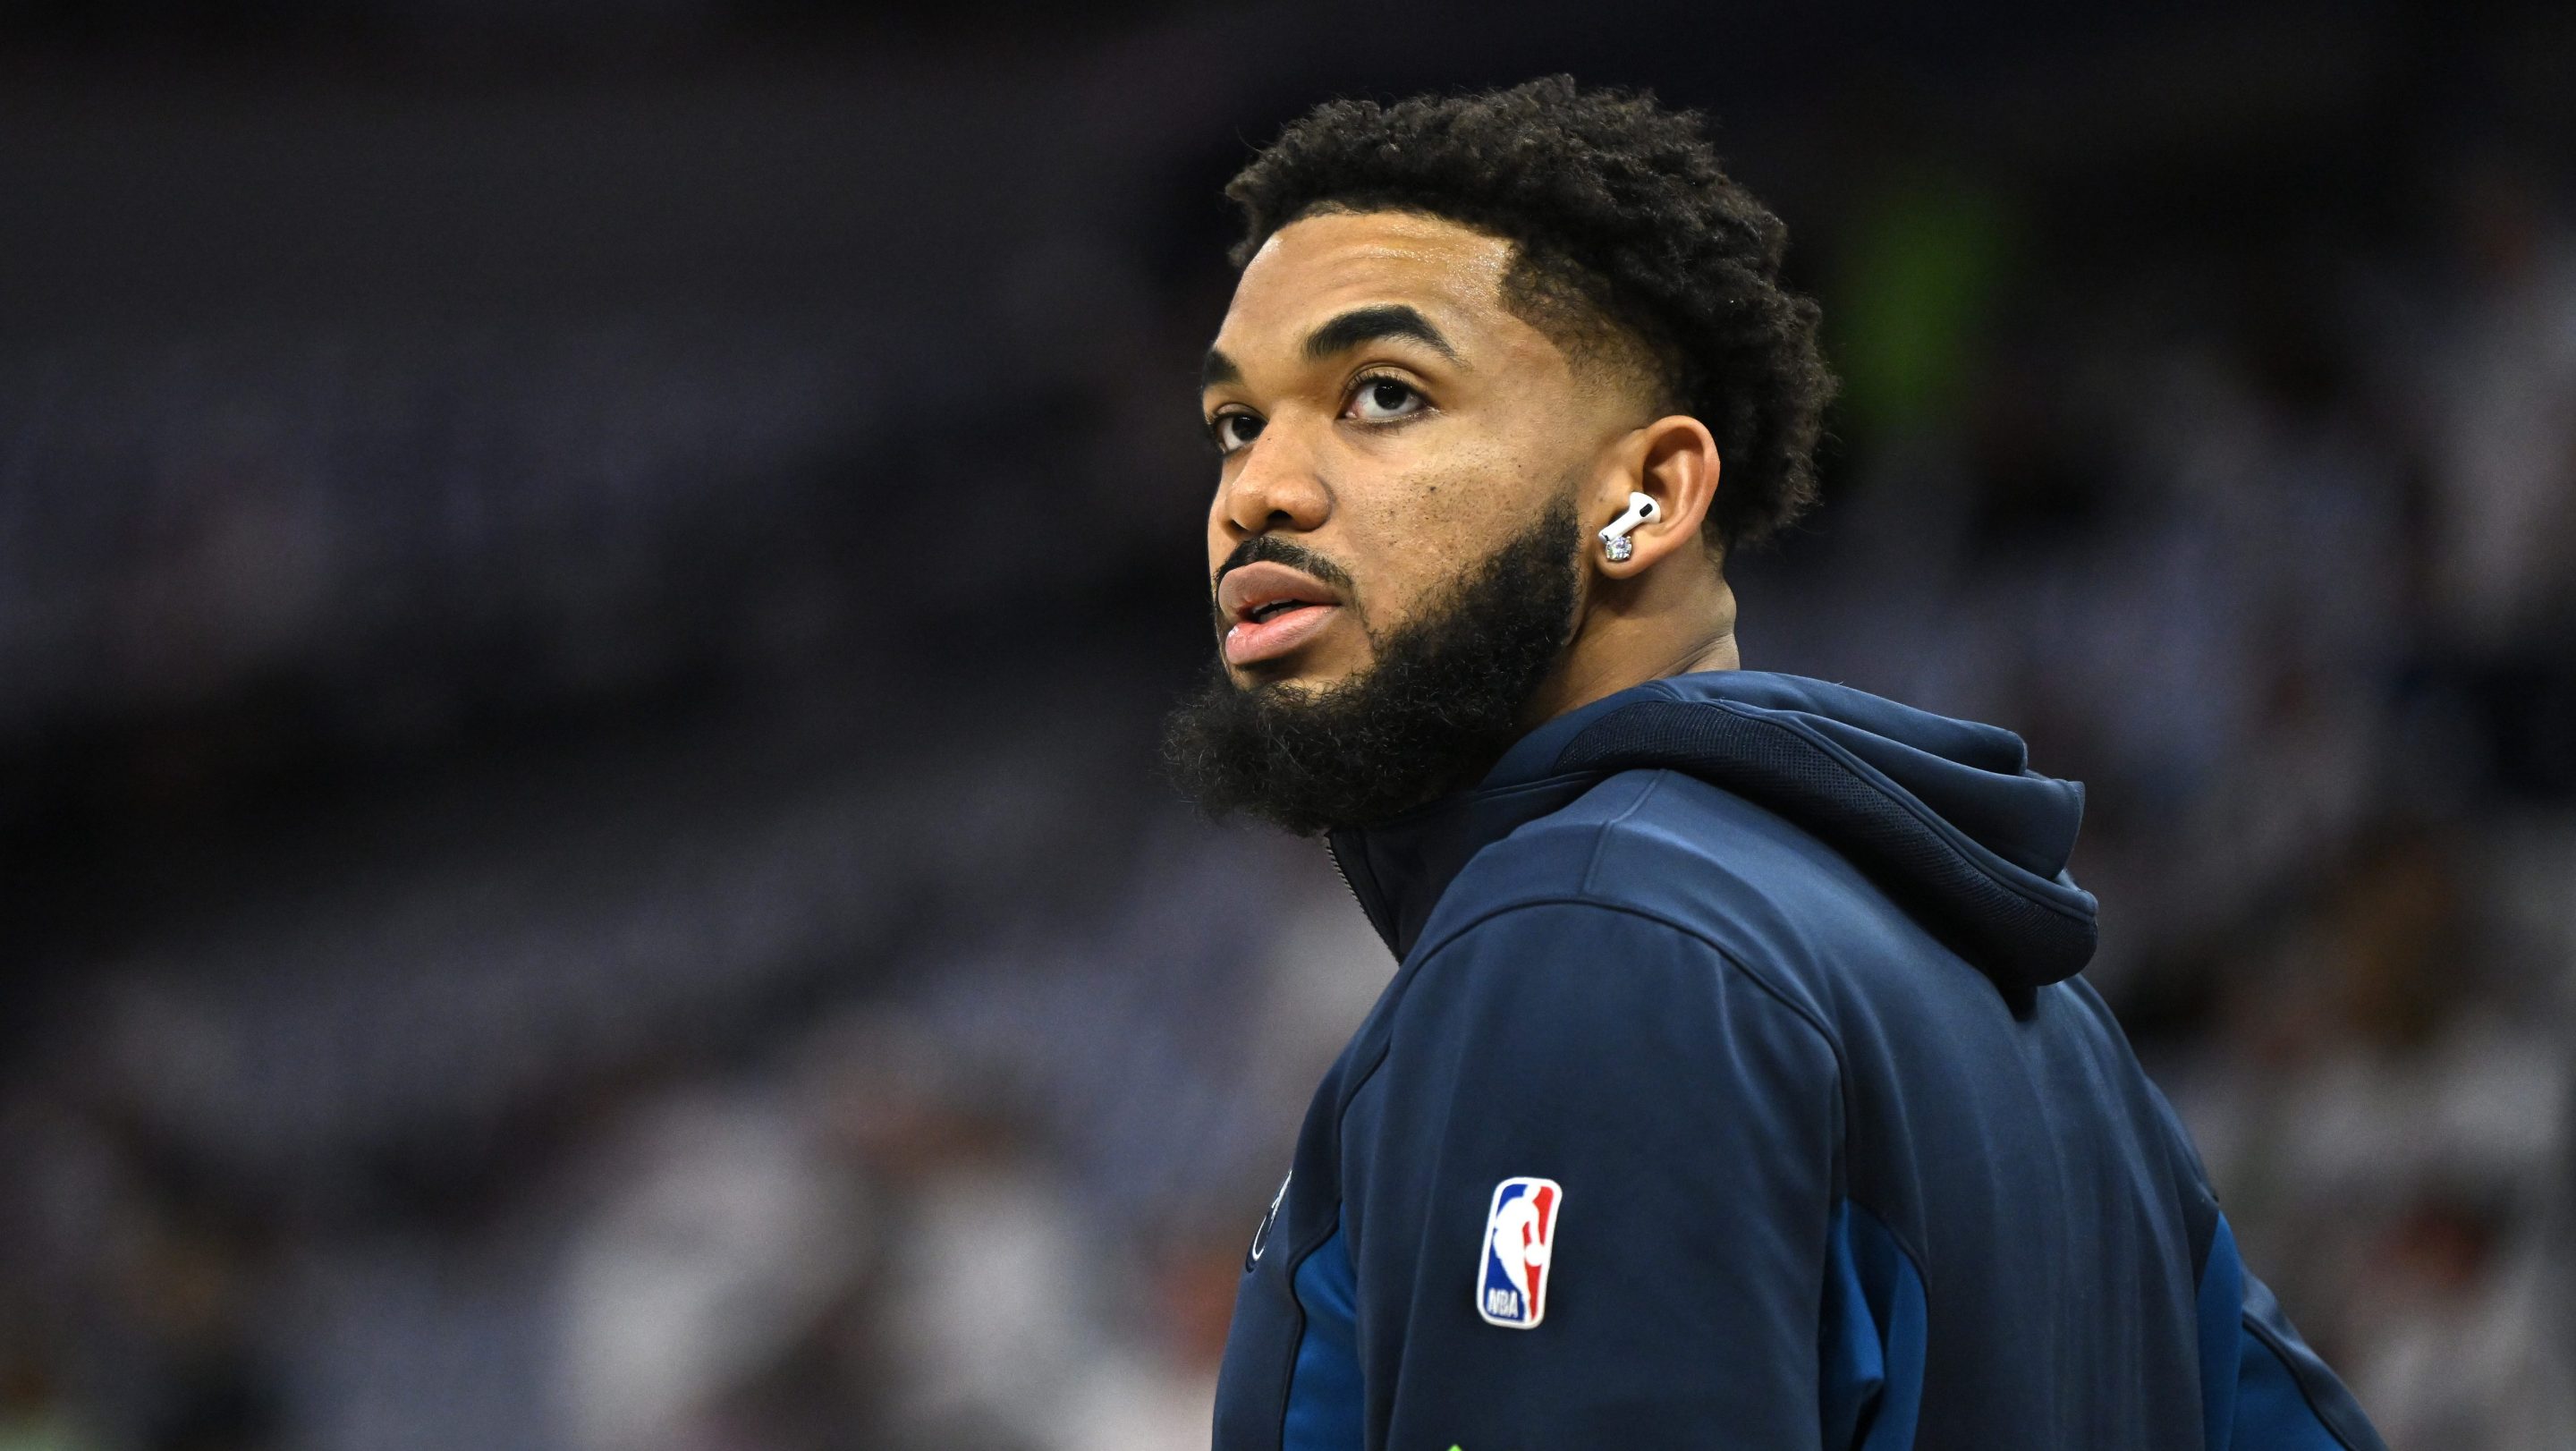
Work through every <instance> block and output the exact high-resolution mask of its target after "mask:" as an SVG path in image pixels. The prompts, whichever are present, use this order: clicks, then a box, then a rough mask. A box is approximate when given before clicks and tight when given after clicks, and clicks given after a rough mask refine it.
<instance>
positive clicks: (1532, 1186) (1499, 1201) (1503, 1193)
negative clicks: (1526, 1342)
mask: <svg viewBox="0 0 2576 1451" xmlns="http://www.w3.org/2000/svg"><path fill="white" fill-rule="evenodd" d="M1564 1200H1565V1191H1564V1190H1563V1189H1561V1188H1559V1187H1558V1186H1557V1182H1556V1181H1555V1180H1553V1179H1506V1180H1504V1181H1503V1182H1502V1183H1500V1184H1497V1185H1495V1186H1494V1207H1493V1209H1492V1210H1491V1211H1490V1212H1489V1213H1487V1214H1486V1216H1485V1252H1484V1256H1483V1263H1482V1264H1481V1265H1480V1266H1479V1267H1478V1272H1477V1276H1476V1313H1477V1314H1479V1315H1482V1316H1484V1317H1485V1322H1486V1323H1487V1324H1489V1325H1501V1326H1505V1327H1507V1328H1509V1329H1513V1330H1527V1329H1530V1328H1532V1327H1533V1326H1535V1325H1537V1324H1538V1322H1539V1317H1541V1316H1543V1315H1545V1314H1546V1313H1547V1282H1548V1281H1549V1280H1551V1279H1553V1278H1555V1275H1554V1273H1553V1261H1554V1259H1555V1245H1556V1220H1557V1210H1558V1208H1559V1207H1560V1206H1561V1205H1562V1204H1563V1202H1564Z"/></svg>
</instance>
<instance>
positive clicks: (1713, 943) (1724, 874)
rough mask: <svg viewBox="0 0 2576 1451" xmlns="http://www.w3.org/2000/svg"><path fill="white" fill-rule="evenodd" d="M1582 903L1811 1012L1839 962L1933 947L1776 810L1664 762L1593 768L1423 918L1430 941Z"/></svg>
mask: <svg viewBox="0 0 2576 1451" xmlns="http://www.w3.org/2000/svg"><path fill="white" fill-rule="evenodd" d="M1543 902H1557V903H1580V904H1584V905H1587V906H1589V907H1592V908H1594V909H1596V910H1599V911H1603V912H1616V913H1625V914H1629V915H1632V916H1634V917H1636V918H1639V919H1642V920H1645V921H1651V922H1656V923H1661V924H1664V926H1665V927H1667V928H1668V929H1670V930H1672V931H1676V932H1680V933H1683V934H1685V935H1688V936H1691V937H1694V938H1697V939H1698V940H1699V941H1701V942H1702V943H1703V944H1704V945H1705V946H1706V947H1707V949H1708V950H1709V951H1710V952H1711V953H1713V954H1716V955H1719V956H1722V957H1725V958H1727V959H1730V960H1732V961H1733V962H1735V963H1736V964H1738V966H1739V967H1740V968H1741V969H1743V970H1747V971H1751V972H1753V973H1754V974H1756V975H1757V976H1759V977H1762V978H1763V979H1765V980H1766V982H1768V983H1769V984H1770V985H1771V986H1772V987H1773V988H1774V989H1775V990H1778V991H1781V992H1783V993H1784V994H1785V995H1787V996H1790V997H1792V998H1795V999H1798V1000H1799V1001H1800V1002H1801V1004H1802V1006H1804V1007H1805V1008H1806V1009H1807V1010H1808V1011H1809V1012H1810V1015H1811V1016H1815V1017H1818V1018H1820V1019H1821V1018H1822V1017H1823V1016H1824V1015H1825V1014H1824V1008H1823V1004H1822V986H1821V984H1819V983H1818V982H1816V981H1815V979H1817V978H1818V977H1819V976H1820V975H1821V974H1825V973H1828V972H1831V971H1833V970H1835V968H1836V966H1837V965H1838V964H1843V963H1848V962H1851V961H1855V960H1882V961H1883V960H1887V959H1889V958H1891V957H1913V956H1916V955H1919V954H1920V953H1922V952H1925V951H1934V952H1937V951H1940V950H1941V949H1939V948H1938V947H1937V946H1935V945H1934V944H1932V943H1931V942H1930V940H1929V939H1928V938H1925V937H1924V936H1923V934H1922V932H1921V930H1920V929H1919V928H1918V927H1917V926H1916V925H1915V924H1914V923H1913V921H1912V920H1911V919H1910V918H1909V917H1907V915H1906V914H1905V913H1904V912H1903V910H1902V909H1900V908H1899V907H1897V906H1896V904H1895V903H1894V902H1892V901H1891V900H1889V899H1888V897H1887V896H1886V894H1885V893H1884V892H1882V891H1881V890H1880V889H1879V888H1878V887H1877V886H1876V885H1874V884H1873V883H1872V882H1871V881H1870V880H1869V879H1868V878H1867V877H1866V876H1864V875H1863V874H1862V873H1861V871H1860V870H1859V869H1858V868H1857V867H1855V866H1853V865H1852V863H1851V862H1849V861H1848V860H1846V859H1845V858H1844V857H1842V856H1841V855H1840V854H1838V853H1837V852H1835V851H1834V850H1833V849H1832V848H1831V847H1828V846H1826V845H1825V844H1824V843H1823V842H1822V841H1820V840H1818V839H1817V838H1816V837H1815V836H1814V835H1812V834H1811V833H1809V832H1807V831H1806V830H1804V829H1803V828H1801V827H1799V826H1797V825H1795V824H1793V823H1792V822H1790V821H1789V820H1787V819H1786V818H1784V817H1782V816H1780V815H1778V814H1777V813H1775V812H1772V811H1770V810H1768V809H1766V808H1764V807H1761V806H1757V805H1755V804H1754V803H1752V802H1750V801H1747V800H1746V799H1744V798H1743V797H1741V796H1738V795H1735V794H1734V793H1732V792H1729V791H1726V790H1724V789H1722V788H1720V787H1717V786H1712V785H1710V784H1709V783H1708V782H1706V781H1702V780H1700V779H1699V778H1697V777H1695V776H1691V775H1688V774H1686V773H1683V772H1679V771H1669V770H1633V771H1622V772H1618V773H1616V774H1614V775H1611V776H1607V777H1604V778H1603V779H1602V780H1601V781H1600V782H1599V784H1597V785H1595V786H1594V787H1593V788H1592V789H1591V790H1589V791H1587V792H1585V793H1584V794H1583V795H1582V796H1581V797H1580V798H1578V799H1577V800H1575V801H1574V802H1573V803H1572V804H1570V805H1568V806H1567V807H1566V808H1565V809H1563V810H1561V811H1557V812H1553V813H1551V814H1549V815H1547V816H1544V817H1541V818H1539V819H1538V820H1536V821H1533V822H1530V823H1528V824H1527V825H1524V826H1522V827H1521V828H1520V829H1518V830H1516V831H1514V832H1512V833H1511V834H1510V835H1509V836H1506V837H1504V838H1503V839H1501V840H1500V841H1497V842H1494V843H1493V844H1491V845H1489V846H1487V847H1486V848H1485V849H1484V850H1483V851H1481V852H1479V853H1478V854H1477V855H1476V857H1475V859H1474V860H1473V861H1471V862H1469V863H1468V864H1467V866H1466V868H1465V869H1464V870H1463V871H1461V872H1460V873H1459V874H1458V877H1457V879H1456V880H1455V881H1453V882H1452V883H1451V884H1450V887H1449V890H1448V891H1447V893H1445V894H1444V895H1443V897H1442V899H1441V902H1440V905H1439V907H1438V908H1437V909H1436V910H1435V911H1434V912H1433V913H1432V916H1431V920H1430V921H1429V922H1428V923H1427V924H1426V925H1425V928H1424V931H1423V934H1422V938H1421V945H1422V947H1423V948H1425V949H1430V950H1435V951H1436V950H1438V949H1439V948H1440V947H1442V946H1443V945H1444V944H1446V943H1447V942H1449V941H1451V940H1453V939H1455V938H1456V937H1458V936H1460V935H1461V934H1466V933H1473V932H1477V931H1479V930H1482V925H1483V924H1484V923H1486V922H1489V921H1491V920H1493V919H1495V918H1497V917H1499V916H1502V915H1504V914H1509V913H1511V912H1513V911H1515V910H1516V909H1519V908H1522V907H1525V906H1528V905H1531V904H1536V903H1543Z"/></svg>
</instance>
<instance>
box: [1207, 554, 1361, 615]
mask: <svg viewBox="0 0 2576 1451" xmlns="http://www.w3.org/2000/svg"><path fill="white" fill-rule="evenodd" d="M1247 564H1284V565H1286V566H1288V567H1289V568H1290V569H1301V570H1304V571H1305V572H1306V573H1308V574H1311V575H1313V576H1314V577H1315V578H1316V579H1318V580H1320V581H1322V582H1323V583H1325V584H1328V585H1330V586H1332V587H1333V588H1334V589H1336V590H1339V591H1340V592H1341V595H1342V598H1344V599H1346V600H1352V601H1354V602H1356V600H1357V598H1358V595H1357V593H1356V592H1355V591H1354V590H1353V589H1352V587H1351V576H1350V571H1348V570H1346V569H1344V568H1342V567H1341V566H1340V565H1338V564H1335V563H1333V562H1332V561H1331V560H1329V559H1326V558H1325V557H1324V556H1322V555H1320V554H1317V553H1316V552H1315V551H1313V550H1311V549H1308V548H1307V547H1306V546H1305V545H1303V544H1299V543H1297V542H1296V541H1295V540H1293V539H1282V538H1280V537H1279V536H1277V535H1275V534H1255V535H1253V536H1252V537H1251V538H1249V539H1246V540H1245V541H1243V542H1242V543H1241V544H1238V545H1236V546H1234V552H1233V553H1231V554H1228V555H1227V556H1226V557H1225V562H1224V563H1223V564H1220V565H1218V566H1217V567H1216V573H1214V574H1212V575H1209V576H1208V602H1209V603H1208V611H1209V614H1210V615H1211V616H1212V617H1213V618H1214V619H1215V620H1216V628H1217V632H1218V633H1219V634H1223V633H1224V632H1225V627H1226V626H1227V625H1228V624H1229V623H1231V622H1230V621H1228V620H1227V619H1226V618H1225V612H1224V611H1223V610H1220V609H1218V608H1216V603H1215V601H1216V587H1217V586H1218V585H1219V584H1220V583H1222V582H1224V580H1225V577H1226V575H1227V573H1228V572H1230V571H1233V570H1237V569H1241V568H1242V567H1243V566H1245V565H1247Z"/></svg>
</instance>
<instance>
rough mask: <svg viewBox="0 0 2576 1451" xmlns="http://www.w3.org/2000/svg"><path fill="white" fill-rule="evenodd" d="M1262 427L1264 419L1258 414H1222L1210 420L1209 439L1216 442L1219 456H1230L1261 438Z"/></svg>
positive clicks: (1239, 412) (1238, 412) (1237, 412)
mask: <svg viewBox="0 0 2576 1451" xmlns="http://www.w3.org/2000/svg"><path fill="white" fill-rule="evenodd" d="M1261 425H1262V418H1261V415H1259V414H1257V413H1244V412H1241V411H1239V410H1238V411H1235V412H1230V413H1220V414H1218V415H1217V416H1216V417H1214V418H1211V419H1209V420H1208V426H1207V428H1208V437H1209V438H1210V439H1211V440H1213V441H1214V442H1215V444H1216V451H1217V452H1218V454H1220V455H1223V454H1229V453H1233V452H1234V451H1235V450H1237V449H1240V448H1244V447H1246V446H1248V445H1249V444H1250V443H1251V442H1252V441H1253V440H1254V439H1256V438H1259V437H1260V436H1261Z"/></svg>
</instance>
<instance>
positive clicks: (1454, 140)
mask: <svg viewBox="0 0 2576 1451" xmlns="http://www.w3.org/2000/svg"><path fill="white" fill-rule="evenodd" d="M1703 125H1704V121H1703V118H1702V117H1701V116H1700V114H1699V113H1698V112H1696V111H1681V110H1671V109H1667V108H1666V107H1664V106H1662V105H1660V104H1658V103H1657V102H1656V100H1655V98H1654V95H1653V94H1652V93H1651V92H1643V91H1626V90H1615V89H1593V90H1587V89H1585V88H1583V87H1581V86H1578V85H1576V84H1575V82H1574V78H1573V77H1571V76H1563V75H1558V76H1548V77H1545V78H1542V79H1539V80H1533V81H1525V82H1523V83H1522V84H1520V85H1517V86H1512V87H1510V88H1508V89H1505V90H1497V91H1486V92H1481V93H1478V94H1474V95H1461V96H1416V97H1413V98H1411V99H1409V100H1403V101H1398V102H1396V103H1395V104H1393V105H1386V106H1381V105H1379V104H1377V103H1375V102H1373V101H1356V100H1340V101H1328V102H1326V103H1325V104H1323V105H1321V106H1318V107H1316V108H1315V109H1314V110H1313V111H1311V112H1308V113H1307V114H1306V115H1305V116H1304V117H1303V118H1301V119H1299V120H1297V121H1295V122H1293V123H1291V124H1290V125H1289V126H1288V128H1287V129H1286V130H1285V131H1283V132H1281V133H1280V135H1279V139H1278V140H1276V141H1273V142H1272V143H1271V144H1270V145H1269V146H1268V147H1267V148H1266V149H1264V150H1263V151H1262V152H1261V153H1260V154H1259V155H1257V156H1255V157H1254V158H1253V160H1252V162H1251V164H1250V165H1248V166H1246V167H1244V168H1243V170H1242V171H1241V172H1240V173H1238V174H1237V175H1236V176H1235V178H1234V180H1233V181H1231V182H1229V183H1228V184H1227V185H1226V188H1225V194H1226V195H1227V196H1228V197H1230V198H1232V199H1233V200H1234V202H1235V203H1236V204H1237V205H1239V206H1240V207H1242V209H1243V214H1244V224H1245V230H1244V235H1243V240H1242V241H1240V242H1238V243H1237V244H1236V245H1235V247H1234V250H1233V252H1232V253H1231V258H1232V261H1233V263H1234V265H1235V266H1236V267H1237V268H1240V267H1242V266H1243V265H1244V264H1245V263H1246V262H1247V261H1249V260H1250V259H1251V257H1252V254H1253V253H1254V252H1255V251H1257V250H1259V248H1260V246H1261V244H1262V243H1263V242H1264V241H1267V240H1268V239H1269V237H1270V235H1271V234H1272V233H1274V232H1276V231H1278V230H1279V229H1280V228H1282V227H1284V226H1287V225H1288V224H1289V223H1291V222H1294V221H1296V220H1298V219H1299V218H1300V217H1304V216H1307V215H1309V214H1311V213H1314V212H1318V211H1409V212H1420V213H1424V214H1427V215H1430V216H1436V217H1441V218H1445V219H1446V220H1449V221H1453V222H1457V223H1459V224H1460V225H1462V226H1466V227H1471V228H1474V229H1475V230H1477V231H1480V232H1484V233H1486V234H1488V235H1491V236H1495V237H1500V238H1503V239H1505V240H1507V241H1510V242H1512V243H1513V244H1515V255H1514V258H1513V262H1512V266H1511V270H1510V272H1509V273H1508V274H1507V276H1506V277H1505V280H1504V301H1505V304H1506V305H1507V306H1509V307H1511V308H1512V310H1513V311H1514V312H1515V313H1517V314H1519V315H1520V316H1522V317H1524V318H1526V319H1527V320H1528V321H1529V322H1531V323H1532V324H1533V325H1535V326H1537V327H1539V328H1540V329H1541V330H1542V331H1545V332H1546V333H1548V334H1549V336H1550V337H1552V338H1554V339H1555V340H1556V341H1557V342H1558V344H1559V345H1560V346H1563V347H1565V348H1566V349H1567V351H1568V352H1569V353H1570V354H1575V355H1577V356H1578V357H1583V356H1589V357H1595V358H1598V357H1601V356H1604V355H1605V353H1607V352H1615V353H1620V354H1626V355H1631V356H1633V355H1636V354H1638V353H1639V352H1640V350H1642V355H1643V356H1642V359H1640V361H1641V362H1642V363H1643V365H1644V369H1645V370H1646V371H1647V373H1648V375H1649V379H1650V382H1651V385H1652V386H1654V387H1656V388H1658V389H1659V390H1660V391H1661V392H1662V394H1663V395H1664V396H1663V397H1662V398H1661V399H1659V400H1658V401H1659V403H1661V404H1662V405H1663V406H1666V407H1670V408H1674V409H1676V410H1678V411H1681V412H1686V413H1689V414H1690V415H1691V416H1693V417H1695V418H1697V419H1699V420H1700V421H1701V422H1702V423H1704V424H1706V425H1707V426H1708V431H1709V432H1710V434H1711V435H1713V436H1714V437H1715V438H1716V440H1717V447H1718V456H1719V458H1720V459H1721V460H1722V461H1723V465H1724V469H1725V472H1724V475H1723V479H1722V483H1721V486H1720V487H1719V489H1718V491H1717V499H1716V502H1715V503H1714V504H1713V505H1712V506H1711V509H1710V513H1709V524H1708V528H1709V532H1710V539H1711V542H1712V543H1713V544H1715V545H1717V546H1719V547H1720V548H1728V549H1731V548H1734V547H1736V546H1740V545H1744V544H1750V543H1753V542H1756V541H1759V540H1760V539H1762V538H1763V537H1764V536H1766V535H1768V534H1770V533H1772V532H1773V531H1774V530H1777V529H1779V528H1780V527H1781V526H1783V525H1785V524H1787V523H1789V522H1790V521H1791V520H1792V519H1794V518H1796V517H1797V516H1798V515H1799V513H1801V512H1802V511H1804V510H1805V509H1806V508H1807V506H1808V505H1810V504H1812V503H1813V502H1815V497H1816V470H1815V459H1814V454H1815V447H1816V436H1817V432H1818V430H1819V428H1820V427H1821V424H1822V418H1823V414H1824V408H1825V405H1826V403H1828V402H1829V401H1831V400H1832V398H1833V395H1834V389H1835V381H1834V376H1833V374H1832V373H1831V372H1830V371H1829V370H1828V369H1827V368H1826V367H1825V362H1824V356H1823V354H1822V352H1821V351H1819V349H1818V348H1817V345H1816V324H1817V308H1816V304H1815V302H1814V301H1813V300H1811V299H1809V298H1805V297H1801V296H1798V295H1797V294H1795V293H1792V292H1790V291H1788V290H1787V289H1786V288H1784V287H1782V286H1781V285H1780V258H1781V254H1782V252H1783V251H1784V250H1785V249H1786V248H1787V246H1788V235H1789V234H1788V229H1787V228H1786V227H1784V226H1782V225H1781V223H1780V219H1779V218H1778V217H1776V216H1773V215H1772V214H1771V212H1770V211H1769V210H1768V209H1767V208H1765V207H1764V206H1763V205H1762V204H1761V203H1760V202H1759V201H1756V200H1754V198H1753V195H1752V194H1751V193H1750V192H1747V191H1746V190H1745V189H1744V188H1743V187H1741V186H1739V185H1737V184H1736V183H1735V182H1734V181H1732V180H1730V179H1729V178H1728V177H1727V175H1726V173H1725V172H1724V171H1723V170H1721V169H1720V168H1719V166H1718V160H1717V153H1716V150H1715V149H1714V148H1713V147H1711V146H1710V145H1709V142H1708V139H1707V136H1706V134H1705V132H1704V130H1703ZM1605 324H1606V325H1607V327H1605V326H1604V325H1605ZM1605 345H1607V346H1606V347H1605Z"/></svg>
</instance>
